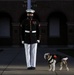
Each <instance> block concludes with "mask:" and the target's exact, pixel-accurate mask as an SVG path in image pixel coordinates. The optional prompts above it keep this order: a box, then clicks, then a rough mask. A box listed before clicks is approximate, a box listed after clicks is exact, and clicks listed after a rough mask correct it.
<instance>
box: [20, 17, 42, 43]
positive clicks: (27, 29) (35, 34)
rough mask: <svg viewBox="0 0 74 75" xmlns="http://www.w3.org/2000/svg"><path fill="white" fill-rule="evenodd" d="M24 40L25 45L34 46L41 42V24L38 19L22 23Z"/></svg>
mask: <svg viewBox="0 0 74 75" xmlns="http://www.w3.org/2000/svg"><path fill="white" fill-rule="evenodd" d="M21 31H22V40H23V41H24V42H25V43H28V44H32V43H36V42H37V40H40V34H41V30H40V24H39V22H38V21H37V20H36V19H32V20H31V19H29V18H27V19H26V20H23V22H22V30H21Z"/></svg>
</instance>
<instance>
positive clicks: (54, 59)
mask: <svg viewBox="0 0 74 75" xmlns="http://www.w3.org/2000/svg"><path fill="white" fill-rule="evenodd" d="M44 59H45V60H47V62H48V65H49V71H55V68H56V64H57V63H60V69H59V70H62V69H63V66H64V65H65V67H66V70H67V71H69V68H68V64H67V63H68V62H67V60H68V57H67V56H61V55H58V54H50V53H45V54H44Z"/></svg>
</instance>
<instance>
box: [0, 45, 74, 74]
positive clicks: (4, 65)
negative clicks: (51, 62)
mask: <svg viewBox="0 0 74 75" xmlns="http://www.w3.org/2000/svg"><path fill="white" fill-rule="evenodd" d="M46 52H51V53H56V54H60V55H65V54H63V53H60V52H58V51H57V48H49V47H48V46H39V47H38V50H37V67H36V70H27V69H26V68H27V67H26V61H25V51H24V48H23V47H18V46H12V47H0V75H74V58H73V57H71V56H68V55H67V56H68V57H69V61H68V66H69V69H70V71H66V70H65V68H64V69H63V70H62V71H59V64H57V65H56V71H55V72H52V71H48V64H47V62H46V61H45V60H44V53H46Z"/></svg>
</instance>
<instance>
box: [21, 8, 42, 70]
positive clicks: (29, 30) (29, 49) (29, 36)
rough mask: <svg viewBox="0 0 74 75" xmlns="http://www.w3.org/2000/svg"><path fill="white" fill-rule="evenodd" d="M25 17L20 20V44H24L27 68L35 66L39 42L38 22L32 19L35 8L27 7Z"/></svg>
mask: <svg viewBox="0 0 74 75" xmlns="http://www.w3.org/2000/svg"><path fill="white" fill-rule="evenodd" d="M26 12H27V19H26V20H23V22H22V44H24V48H25V55H26V64H27V69H32V70H34V69H35V68H36V56H37V45H38V43H39V42H40V37H41V35H40V24H39V22H38V20H36V19H33V15H34V12H35V10H32V9H27V10H26Z"/></svg>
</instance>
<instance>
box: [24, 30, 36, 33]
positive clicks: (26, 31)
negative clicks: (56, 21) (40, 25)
mask: <svg viewBox="0 0 74 75" xmlns="http://www.w3.org/2000/svg"><path fill="white" fill-rule="evenodd" d="M25 33H30V31H28V30H25ZM32 33H36V31H32Z"/></svg>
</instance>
